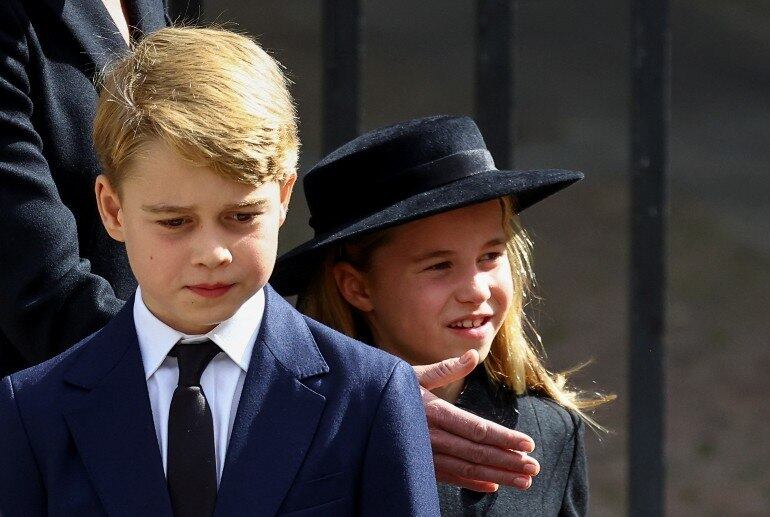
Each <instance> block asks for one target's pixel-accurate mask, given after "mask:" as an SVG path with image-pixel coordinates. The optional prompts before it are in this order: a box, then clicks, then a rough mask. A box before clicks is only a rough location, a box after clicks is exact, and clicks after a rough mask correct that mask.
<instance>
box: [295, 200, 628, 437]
mask: <svg viewBox="0 0 770 517" xmlns="http://www.w3.org/2000/svg"><path fill="white" fill-rule="evenodd" d="M500 202H501V204H502V208H503V210H502V212H503V221H502V223H503V228H504V230H505V233H506V238H507V242H506V253H507V255H508V260H509V263H510V267H511V275H512V277H513V279H514V292H513V297H512V300H511V306H510V308H509V310H508V313H507V314H506V315H505V319H504V321H503V324H502V326H501V328H500V330H499V331H498V332H497V335H495V337H494V339H493V341H492V346H491V348H490V351H489V355H488V356H487V358H486V359H485V361H484V363H483V364H484V368H485V370H486V372H487V375H488V376H489V378H490V379H491V380H492V381H493V382H495V383H498V384H502V385H504V386H506V387H507V388H508V389H510V390H511V391H513V392H514V393H516V394H517V395H523V394H525V393H535V394H538V395H542V396H545V397H548V398H550V399H552V400H554V401H555V402H557V403H558V404H560V405H561V406H563V407H565V408H567V409H570V410H572V411H574V412H575V413H577V414H578V415H580V416H581V417H582V418H583V419H584V420H585V421H586V422H587V423H588V424H589V425H591V426H592V427H594V428H595V429H599V430H605V429H604V428H603V427H601V426H600V425H599V424H597V423H596V421H595V420H593V419H592V418H591V417H590V416H588V415H587V414H586V412H585V411H586V410H588V409H593V408H595V407H597V406H599V405H601V404H604V403H605V402H609V401H611V400H613V399H614V398H615V396H614V395H603V394H601V393H590V394H589V393H585V392H582V391H579V390H577V389H574V388H572V387H570V386H568V385H567V376H568V375H569V374H570V373H573V372H574V371H575V370H576V369H572V370H570V371H567V372H561V373H552V372H550V371H548V370H547V369H546V368H545V366H544V365H543V361H542V360H541V358H540V354H538V350H537V349H536V348H535V346H534V344H533V343H534V342H537V343H538V345H539V347H538V348H539V349H540V351H542V350H543V348H542V340H541V339H540V336H539V334H538V333H537V331H536V329H535V327H534V326H533V325H532V324H531V323H530V322H529V319H528V318H527V315H526V312H525V310H524V309H525V307H526V305H527V303H528V300H530V299H532V297H533V294H532V287H533V284H534V273H533V271H532V265H531V254H532V241H531V240H530V238H529V236H528V235H527V233H526V232H525V231H524V228H523V227H522V226H521V223H520V220H519V217H518V216H517V215H516V213H515V210H514V206H513V201H512V200H511V199H510V198H501V199H500ZM390 231H391V230H390V229H386V230H382V231H380V232H376V233H373V234H369V235H366V236H364V237H362V238H359V239H357V240H356V241H354V242H347V243H343V244H342V245H340V246H339V247H338V248H337V249H336V250H330V251H329V252H327V255H326V257H325V259H324V261H323V263H322V265H321V267H320V269H319V272H318V274H316V276H315V277H314V278H313V280H312V281H311V282H310V284H309V285H308V287H307V289H306V290H305V291H304V292H303V293H302V294H300V296H299V297H298V299H297V306H298V308H299V309H300V310H301V311H302V312H303V313H305V314H307V315H308V316H310V317H312V318H314V319H317V320H318V321H320V322H322V323H324V324H326V325H328V326H330V327H332V328H335V329H337V330H339V331H340V332H343V333H344V334H347V335H348V336H351V337H354V338H356V339H361V340H364V341H367V340H370V339H371V337H372V336H371V332H370V329H369V327H368V325H367V323H366V320H365V319H364V318H363V316H362V315H361V314H360V313H359V312H358V310H357V309H356V308H355V307H353V306H352V305H350V304H349V303H348V302H347V300H345V298H344V297H343V296H342V294H341V293H340V291H339V289H338V288H337V283H336V281H335V279H334V275H333V272H332V270H333V267H334V264H335V263H336V262H338V261H340V260H342V261H345V262H348V263H350V264H351V265H353V266H354V267H356V268H357V269H360V270H364V271H365V270H367V269H368V268H369V266H370V261H371V257H372V254H373V253H374V251H375V250H376V249H377V248H379V247H380V246H381V245H383V244H384V243H386V242H387V241H388V239H389V238H390Z"/></svg>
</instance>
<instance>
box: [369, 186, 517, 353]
mask: <svg viewBox="0 0 770 517" xmlns="http://www.w3.org/2000/svg"><path fill="white" fill-rule="evenodd" d="M389 237H390V238H389V239H388V240H387V242H386V243H385V244H383V245H382V246H380V247H379V248H377V249H376V250H375V251H374V253H373V255H372V257H371V267H370V268H369V270H368V271H367V272H365V273H361V279H362V280H361V285H362V288H361V293H362V295H363V298H362V299H359V300H358V302H359V303H356V304H354V305H357V306H358V308H359V309H362V312H363V313H364V315H365V317H366V318H367V321H368V323H369V325H370V327H371V328H372V333H373V337H374V341H375V343H376V344H377V345H378V346H379V347H380V348H383V349H384V350H386V351H388V352H391V353H393V354H395V355H398V356H400V357H402V358H404V359H405V360H406V361H408V362H409V363H411V364H429V363H434V362H437V361H440V360H443V359H446V358H449V357H455V356H459V355H462V354H463V353H464V352H465V351H467V350H468V349H470V348H475V349H476V350H478V351H479V355H480V356H481V357H480V358H481V360H484V358H486V356H487V354H488V353H489V349H490V346H491V345H492V340H493V339H494V337H495V335H496V334H497V331H498V330H499V329H500V327H501V325H502V323H503V320H504V319H505V315H506V313H507V312H508V308H509V306H510V304H511V299H512V296H513V289H514V286H513V279H512V278H511V268H510V264H509V261H508V255H507V254H506V251H505V243H506V236H505V232H504V231H503V227H502V207H501V206H500V202H499V201H498V200H492V201H488V202H485V203H480V204H477V205H472V206H469V207H465V208H459V209H457V210H452V211H451V212H445V213H442V214H438V215H434V216H431V217H427V218H425V219H420V220H418V221H414V222H411V223H407V224H404V225H402V226H399V227H397V228H394V229H393V230H392V231H391V232H390V235H389Z"/></svg>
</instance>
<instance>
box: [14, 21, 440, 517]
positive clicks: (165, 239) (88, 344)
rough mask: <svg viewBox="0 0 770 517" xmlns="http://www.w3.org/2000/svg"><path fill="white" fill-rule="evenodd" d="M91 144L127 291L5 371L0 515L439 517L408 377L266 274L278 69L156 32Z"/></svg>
mask: <svg viewBox="0 0 770 517" xmlns="http://www.w3.org/2000/svg"><path fill="white" fill-rule="evenodd" d="M94 141H95V146H96V149H97V152H98V154H99V156H100V159H101V161H102V165H103V168H104V175H102V176H99V177H98V178H97V180H96V196H97V203H98V207H99V213H100V215H101V219H102V222H103V223H104V226H105V228H106V229H107V231H108V233H109V234H110V235H111V236H112V237H113V238H114V239H116V240H118V241H121V242H124V243H125V246H126V251H127V253H128V257H129V261H130V263H131V268H132V271H133V272H134V275H135V276H136V279H137V281H138V283H139V288H138V289H137V293H136V295H135V296H134V297H133V298H132V299H131V300H129V302H128V303H127V304H126V306H125V307H124V309H123V310H122V311H121V312H120V313H119V314H118V315H117V316H116V317H115V318H114V319H113V320H112V321H111V322H110V323H109V324H108V325H107V326H105V327H104V328H103V329H102V330H100V331H99V332H97V333H95V334H94V335H92V336H90V337H88V338H86V339H85V340H83V341H82V342H80V343H79V344H77V345H76V346H74V347H73V348H71V349H70V350H68V351H67V352H65V353H63V354H61V355H59V356H57V357H55V358H53V359H51V360H50V361H47V362H45V363H43V364H41V365H38V366H36V367H33V368H30V369H28V370H24V371H22V372H19V373H17V374H14V375H13V376H11V377H8V378H5V379H3V381H2V383H0V436H1V437H2V439H0V513H1V514H2V515H4V516H13V515H25V516H27V515H44V514H51V515H86V514H87V515H104V514H108V515H172V514H173V515H175V516H177V517H181V516H197V515H200V516H210V515H214V514H216V515H274V514H277V513H286V514H293V515H294V514H296V515H352V514H372V515H374V514H382V515H437V514H438V502H437V498H436V487H435V479H434V473H433V466H432V463H431V453H430V444H429V441H428V432H427V428H426V424H425V414H424V411H423V407H422V404H421V402H420V394H419V390H418V387H417V383H416V381H415V378H414V375H413V373H412V371H411V369H410V368H409V367H408V366H407V365H406V363H404V362H402V361H399V360H397V359H395V358H393V357H391V356H389V355H387V354H384V353H382V352H379V351H377V350H375V349H373V348H370V347H366V346H362V345H361V344H360V343H356V342H354V341H352V340H350V339H348V338H346V337H344V336H342V335H340V334H337V333H335V332H333V331H331V330H330V329H328V328H326V327H324V326H322V325H320V324H318V323H316V322H314V321H312V320H309V319H307V318H304V317H303V316H301V315H300V314H299V313H297V312H296V311H295V310H294V309H293V308H292V307H291V306H290V305H288V304H287V303H286V302H285V301H283V299H282V298H280V296H278V295H277V294H276V293H275V292H274V291H273V290H272V289H271V288H270V287H269V286H268V285H267V280H268V278H269V276H270V273H271V272H272V269H273V265H274V262H275V256H276V247H277V238H278V229H279V227H280V226H281V224H282V223H283V221H284V219H285V216H286V209H287V206H288V203H289V198H290V196H291V191H292V187H293V185H294V182H295V178H296V173H295V164H296V160H297V150H298V145H299V143H298V139H297V129H296V121H295V113H294V108H293V106H292V101H291V97H290V95H289V93H288V90H287V87H286V80H285V79H284V77H283V74H282V73H281V69H280V67H279V65H278V64H277V63H276V62H275V61H274V60H273V59H272V58H270V56H268V55H267V54H266V53H265V52H264V51H263V50H262V49H261V48H260V47H259V46H258V45H257V44H255V43H254V42H253V41H252V40H250V39H249V38H247V37H244V36H242V35H238V34H235V33H232V32H228V31H224V30H218V29H201V28H176V29H174V28H172V29H162V30H160V31H158V32H156V33H154V34H151V35H150V36H148V37H147V38H145V39H144V40H143V41H142V42H141V43H139V44H138V45H137V46H136V47H135V49H134V50H133V51H132V52H131V53H130V54H129V55H127V56H126V57H125V58H123V59H121V60H120V61H118V62H117V63H116V64H115V65H114V66H113V67H112V68H110V70H108V71H107V73H106V74H105V76H104V79H103V89H102V93H101V96H100V99H99V106H98V110H97V116H96V120H95V124H94Z"/></svg>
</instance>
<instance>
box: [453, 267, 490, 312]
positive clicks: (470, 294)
mask: <svg viewBox="0 0 770 517" xmlns="http://www.w3.org/2000/svg"><path fill="white" fill-rule="evenodd" d="M456 297H457V301H459V302H461V303H474V304H480V303H483V302H485V301H487V300H488V299H489V297H490V290H489V278H488V275H487V274H486V273H479V272H477V273H475V274H474V275H472V276H471V277H470V278H467V279H465V280H464V281H463V284H462V285H461V286H460V287H458V289H457V294H456Z"/></svg>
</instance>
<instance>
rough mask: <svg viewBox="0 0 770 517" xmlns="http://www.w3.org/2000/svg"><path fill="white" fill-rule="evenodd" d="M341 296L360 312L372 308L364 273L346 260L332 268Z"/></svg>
mask: <svg viewBox="0 0 770 517" xmlns="http://www.w3.org/2000/svg"><path fill="white" fill-rule="evenodd" d="M332 273H333V274H334V281H335V282H336V283H337V289H339V291H340V294H342V297H343V298H345V300H347V302H348V303H349V304H350V305H352V306H353V307H355V308H356V309H358V310H359V311H361V312H371V311H372V310H374V307H373V306H372V301H371V298H370V297H369V289H368V286H367V283H366V278H365V277H364V274H363V273H361V271H359V270H358V269H356V268H354V267H353V266H352V265H350V264H348V263H347V262H339V263H337V264H335V265H334V268H333V270H332Z"/></svg>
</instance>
